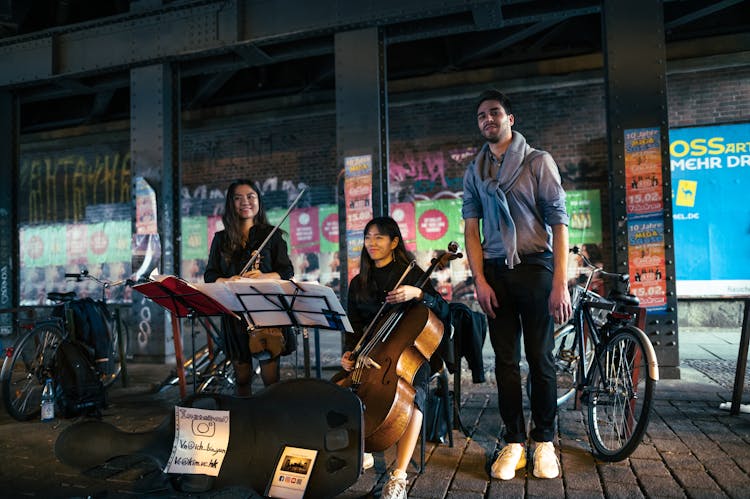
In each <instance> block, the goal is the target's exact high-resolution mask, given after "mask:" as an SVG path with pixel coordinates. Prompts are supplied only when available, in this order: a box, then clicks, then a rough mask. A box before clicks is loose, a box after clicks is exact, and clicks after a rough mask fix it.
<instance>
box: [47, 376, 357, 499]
mask: <svg viewBox="0 0 750 499" xmlns="http://www.w3.org/2000/svg"><path fill="white" fill-rule="evenodd" d="M178 405H179V406H181V407H196V408H200V409H214V410H223V411H229V412H230V416H229V417H230V422H229V427H230V430H229V432H230V433H229V446H228V447H227V451H226V456H225V458H224V462H223V464H222V466H221V470H220V472H219V475H218V476H216V477H208V476H206V475H170V477H171V482H172V486H173V487H174V488H175V489H177V490H180V491H189V492H199V491H206V490H209V489H210V488H219V487H228V486H244V487H247V488H250V489H252V490H253V491H255V492H257V493H259V494H263V493H264V492H265V489H266V486H267V485H268V480H269V479H270V478H271V477H272V476H273V475H274V470H275V468H276V464H277V460H278V459H279V456H280V453H281V450H282V449H283V447H284V446H285V445H290V446H294V447H302V448H306V449H315V450H317V451H318V454H317V458H316V461H315V465H314V468H313V471H312V475H311V476H310V481H309V485H308V487H307V491H306V495H307V496H309V497H334V496H336V495H337V494H339V493H341V492H343V491H344V490H346V489H347V488H349V487H350V486H351V485H353V484H354V483H355V482H356V481H357V479H358V478H359V474H360V470H361V468H362V452H363V447H364V441H363V437H362V404H361V403H360V401H359V398H357V396H356V395H355V394H354V393H352V392H351V391H350V390H347V389H345V388H342V387H340V386H338V385H335V384H334V383H331V382H328V381H323V380H317V379H295V380H288V381H282V382H279V383H276V384H274V385H271V386H269V387H268V388H266V389H264V390H261V391H260V392H258V393H257V394H255V395H253V396H251V397H247V398H238V397H232V396H228V395H219V394H195V395H193V396H191V397H188V398H187V399H185V400H184V401H182V402H180V403H179V404H178ZM174 425H175V416H174V412H173V413H172V414H170V415H168V416H166V418H165V419H164V421H163V422H162V423H161V424H160V425H159V426H158V427H157V428H155V429H153V430H150V431H145V432H140V433H130V432H125V431H122V430H120V429H118V428H116V427H115V426H113V425H111V424H109V423H105V422H102V421H96V420H88V421H82V422H79V423H76V424H73V425H71V426H70V427H68V428H66V429H65V430H63V431H62V433H60V435H59V436H58V438H57V441H56V442H55V455H56V456H57V458H58V459H59V460H60V461H61V462H62V463H64V464H67V465H69V466H72V467H74V468H78V469H80V470H87V469H91V468H95V467H97V466H102V465H104V464H105V463H106V462H107V461H110V460H112V459H114V458H116V457H120V456H126V455H137V456H145V457H148V458H151V459H152V460H153V461H155V462H156V463H157V464H158V466H159V467H160V468H161V469H164V466H165V465H166V464H167V461H168V460H169V458H170V454H171V450H172V446H173V444H174V436H175V428H174Z"/></svg>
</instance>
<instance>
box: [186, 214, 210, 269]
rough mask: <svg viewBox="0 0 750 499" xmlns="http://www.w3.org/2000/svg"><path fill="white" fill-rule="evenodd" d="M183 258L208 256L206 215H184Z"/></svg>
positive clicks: (190, 258) (204, 257) (203, 257)
mask: <svg viewBox="0 0 750 499" xmlns="http://www.w3.org/2000/svg"><path fill="white" fill-rule="evenodd" d="M181 231H182V259H183V260H192V259H207V258H208V231H207V230H206V217H182V227H181Z"/></svg>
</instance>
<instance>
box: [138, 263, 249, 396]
mask: <svg viewBox="0 0 750 499" xmlns="http://www.w3.org/2000/svg"><path fill="white" fill-rule="evenodd" d="M133 289H135V290H137V291H138V292H140V293H142V294H143V295H145V296H146V297H148V298H150V299H151V301H153V302H154V303H156V304H157V305H160V306H162V307H164V308H165V309H167V310H168V311H169V312H170V313H171V314H172V317H173V318H174V320H173V321H172V336H173V338H174V346H175V360H176V364H177V377H178V378H179V384H180V396H181V398H185V396H186V387H185V384H186V383H185V364H184V359H183V357H182V323H181V322H180V319H181V318H183V317H184V318H188V319H190V321H191V335H190V336H191V341H192V349H193V392H195V390H196V376H197V374H198V373H197V372H196V370H195V369H196V368H195V318H196V317H206V316H211V315H224V314H226V315H230V316H232V317H235V318H237V319H239V317H238V316H237V315H236V314H235V313H234V312H232V311H231V310H229V309H227V308H226V307H224V306H223V305H222V304H221V303H219V302H217V301H216V300H214V299H213V298H211V297H210V296H207V295H206V294H205V293H203V292H201V291H200V290H199V289H196V288H195V286H193V285H192V284H190V283H189V282H187V281H184V280H182V279H180V278H179V277H176V276H173V275H163V276H156V277H155V278H154V280H152V281H150V282H145V283H142V284H136V285H135V286H133ZM175 324H179V326H177V327H179V329H176V328H175Z"/></svg>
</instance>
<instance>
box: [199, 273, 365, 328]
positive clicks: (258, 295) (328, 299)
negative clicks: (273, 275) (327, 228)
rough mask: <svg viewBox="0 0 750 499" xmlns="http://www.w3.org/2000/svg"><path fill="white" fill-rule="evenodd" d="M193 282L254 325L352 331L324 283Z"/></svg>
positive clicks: (248, 280) (255, 280)
mask: <svg viewBox="0 0 750 499" xmlns="http://www.w3.org/2000/svg"><path fill="white" fill-rule="evenodd" d="M193 286H194V287H195V288H196V289H198V290H200V291H201V292H203V293H205V294H206V295H208V296H210V297H211V298H213V299H214V300H216V301H217V302H219V303H221V304H222V305H224V306H225V307H226V308H228V309H230V310H232V311H233V312H235V313H237V314H240V315H243V316H244V317H245V318H246V319H247V320H248V322H249V323H250V324H251V325H252V326H254V327H272V326H275V327H278V326H292V325H296V326H303V327H305V326H306V327H319V328H322V329H335V330H341V331H347V332H352V331H353V329H352V326H351V323H350V322H349V319H348V318H347V317H346V312H345V311H344V308H343V307H342V306H341V303H340V302H339V300H338V298H337V297H336V294H335V293H334V292H333V290H332V289H331V288H329V287H327V286H322V285H320V284H316V283H312V282H295V281H288V280H282V279H237V280H233V281H225V282H213V283H194V284H193Z"/></svg>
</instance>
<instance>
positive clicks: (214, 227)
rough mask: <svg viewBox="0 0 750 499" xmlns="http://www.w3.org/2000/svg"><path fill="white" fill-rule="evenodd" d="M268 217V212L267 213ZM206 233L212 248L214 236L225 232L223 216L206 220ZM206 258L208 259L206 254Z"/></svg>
mask: <svg viewBox="0 0 750 499" xmlns="http://www.w3.org/2000/svg"><path fill="white" fill-rule="evenodd" d="M266 216H268V212H266ZM206 225H207V227H206V229H207V230H206V232H207V234H208V247H209V248H210V247H211V243H212V242H213V240H214V235H215V234H216V233H217V232H219V231H220V230H224V222H222V221H221V215H212V216H210V217H208V218H207V219H206ZM205 258H208V254H206V256H205Z"/></svg>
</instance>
